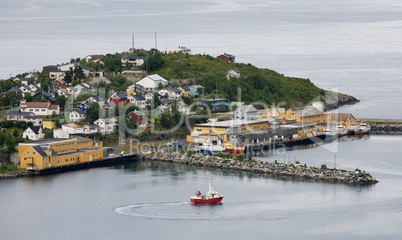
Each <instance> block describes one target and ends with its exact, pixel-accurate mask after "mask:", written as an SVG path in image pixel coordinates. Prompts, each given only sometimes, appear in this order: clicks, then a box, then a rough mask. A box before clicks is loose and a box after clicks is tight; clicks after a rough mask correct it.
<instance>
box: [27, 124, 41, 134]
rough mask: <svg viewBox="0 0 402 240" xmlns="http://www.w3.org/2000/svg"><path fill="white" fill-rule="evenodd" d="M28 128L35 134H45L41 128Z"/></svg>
mask: <svg viewBox="0 0 402 240" xmlns="http://www.w3.org/2000/svg"><path fill="white" fill-rule="evenodd" d="M28 128H30V129H31V130H32V132H34V133H35V134H40V133H42V132H43V130H42V128H41V127H40V126H29V127H28Z"/></svg>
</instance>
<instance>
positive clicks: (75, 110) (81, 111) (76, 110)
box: [70, 108, 85, 114]
mask: <svg viewBox="0 0 402 240" xmlns="http://www.w3.org/2000/svg"><path fill="white" fill-rule="evenodd" d="M72 112H76V113H79V114H85V112H84V110H82V109H79V108H75V109H73V110H71V112H70V113H72Z"/></svg>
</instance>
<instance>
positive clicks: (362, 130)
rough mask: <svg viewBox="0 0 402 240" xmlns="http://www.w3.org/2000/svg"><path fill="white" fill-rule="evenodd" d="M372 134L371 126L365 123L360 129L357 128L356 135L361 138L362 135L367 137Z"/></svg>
mask: <svg viewBox="0 0 402 240" xmlns="http://www.w3.org/2000/svg"><path fill="white" fill-rule="evenodd" d="M369 133H370V126H367V124H365V123H361V124H360V125H359V127H357V128H356V130H355V135H357V136H361V135H366V134H369Z"/></svg>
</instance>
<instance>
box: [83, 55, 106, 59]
mask: <svg viewBox="0 0 402 240" xmlns="http://www.w3.org/2000/svg"><path fill="white" fill-rule="evenodd" d="M86 57H91V58H92V59H102V58H103V57H104V55H102V54H93V55H88V56H86Z"/></svg>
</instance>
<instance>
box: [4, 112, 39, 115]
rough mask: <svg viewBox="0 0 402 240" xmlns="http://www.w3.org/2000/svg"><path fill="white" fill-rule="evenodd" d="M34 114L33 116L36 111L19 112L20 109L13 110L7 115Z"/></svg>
mask: <svg viewBox="0 0 402 240" xmlns="http://www.w3.org/2000/svg"><path fill="white" fill-rule="evenodd" d="M32 114H33V116H34V115H35V114H34V113H32V112H18V111H11V112H9V113H8V114H7V116H9V115H17V116H30V115H32Z"/></svg>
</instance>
